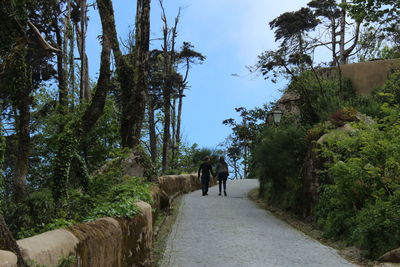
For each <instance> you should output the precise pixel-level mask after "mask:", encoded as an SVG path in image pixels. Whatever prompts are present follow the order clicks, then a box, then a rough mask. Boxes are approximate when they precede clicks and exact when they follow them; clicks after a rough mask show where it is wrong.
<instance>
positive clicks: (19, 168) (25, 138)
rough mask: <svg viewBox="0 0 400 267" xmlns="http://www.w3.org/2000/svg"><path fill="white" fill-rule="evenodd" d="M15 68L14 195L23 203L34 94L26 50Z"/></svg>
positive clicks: (26, 192)
mask: <svg viewBox="0 0 400 267" xmlns="http://www.w3.org/2000/svg"><path fill="white" fill-rule="evenodd" d="M14 62H15V63H14V64H15V66H16V67H17V69H18V70H19V71H20V72H19V79H17V81H18V83H17V84H16V85H14V89H15V90H16V99H15V103H14V105H15V108H16V111H17V114H15V115H16V116H15V123H16V125H15V126H16V127H15V128H16V136H17V151H18V154H17V155H16V156H17V159H16V163H15V169H14V177H13V187H14V194H13V198H14V199H15V200H16V201H21V200H23V199H24V198H26V197H27V194H28V191H27V188H26V177H27V175H28V162H29V152H30V135H29V132H30V130H29V124H30V117H31V115H30V105H31V96H30V94H31V92H32V72H31V68H30V67H29V66H28V64H27V59H26V48H21V51H20V52H19V53H18V56H17V58H16V59H15V61H14Z"/></svg>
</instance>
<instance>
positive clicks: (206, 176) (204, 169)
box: [197, 156, 214, 196]
mask: <svg viewBox="0 0 400 267" xmlns="http://www.w3.org/2000/svg"><path fill="white" fill-rule="evenodd" d="M200 173H201V190H202V192H203V196H207V195H208V185H209V183H210V177H211V175H212V176H214V172H213V170H212V166H211V163H210V157H208V156H207V157H205V158H204V161H203V163H202V164H201V165H200V168H199V171H198V174H197V177H198V178H199V179H200Z"/></svg>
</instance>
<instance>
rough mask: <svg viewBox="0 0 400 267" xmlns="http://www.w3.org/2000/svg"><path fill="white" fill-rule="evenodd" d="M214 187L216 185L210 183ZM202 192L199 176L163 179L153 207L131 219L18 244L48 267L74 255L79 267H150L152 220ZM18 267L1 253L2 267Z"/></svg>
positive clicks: (58, 232)
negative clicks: (177, 202)
mask: <svg viewBox="0 0 400 267" xmlns="http://www.w3.org/2000/svg"><path fill="white" fill-rule="evenodd" d="M211 183H212V184H215V181H212V182H211ZM199 188H200V182H199V180H198V179H197V176H196V175H193V174H192V175H190V174H187V175H171V176H162V177H160V178H159V179H158V183H157V184H155V185H154V186H153V188H152V196H153V200H154V201H153V203H152V206H151V205H150V204H148V203H145V202H142V201H141V202H138V203H137V205H138V207H139V209H140V212H139V213H138V214H137V215H135V216H134V217H133V218H131V219H115V218H101V219H98V220H96V221H94V222H89V223H82V224H79V225H76V226H74V227H72V228H71V229H68V230H66V229H59V230H54V231H49V232H46V233H43V234H40V235H36V236H33V237H30V238H25V239H21V240H18V241H17V243H18V245H19V246H20V248H21V250H22V254H23V257H24V259H25V260H27V261H28V260H33V261H35V262H36V263H39V264H42V265H46V266H49V267H52V266H56V265H57V262H58V260H59V258H62V257H66V256H68V255H75V256H76V257H77V259H78V263H77V265H76V266H83V267H86V266H87V267H101V266H117V267H124V266H149V257H150V249H151V247H152V239H153V223H154V220H153V216H154V214H155V213H156V211H157V210H160V209H163V208H165V207H166V206H168V204H169V203H170V202H171V199H172V198H174V197H176V196H177V195H179V194H184V193H188V192H191V191H194V190H197V189H199ZM13 266H16V256H15V255H14V254H13V253H11V252H8V251H1V250H0V267H13Z"/></svg>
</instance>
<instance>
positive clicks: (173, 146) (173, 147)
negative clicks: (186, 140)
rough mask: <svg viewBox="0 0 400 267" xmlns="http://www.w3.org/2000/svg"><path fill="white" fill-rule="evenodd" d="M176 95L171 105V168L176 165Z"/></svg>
mask: <svg viewBox="0 0 400 267" xmlns="http://www.w3.org/2000/svg"><path fill="white" fill-rule="evenodd" d="M176 115H177V114H176V97H175V96H174V97H173V99H172V106H171V126H172V127H171V130H172V138H171V164H172V166H171V167H172V168H175V167H176V165H175V164H176V162H175V160H176V143H175V142H176V121H177V119H176Z"/></svg>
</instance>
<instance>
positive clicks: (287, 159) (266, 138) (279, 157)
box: [253, 125, 306, 207]
mask: <svg viewBox="0 0 400 267" xmlns="http://www.w3.org/2000/svg"><path fill="white" fill-rule="evenodd" d="M304 134H305V130H304V129H302V128H301V127H296V126H292V125H286V126H285V125H284V126H281V127H265V129H264V131H263V133H262V137H261V139H262V141H261V143H260V144H258V145H257V146H256V147H255V150H254V151H253V157H254V159H253V160H254V162H255V166H254V168H255V173H256V176H257V177H259V179H260V193H261V194H263V195H264V196H266V197H268V198H269V199H270V200H272V201H274V202H278V201H279V202H283V201H286V205H287V206H286V207H290V206H292V207H294V206H295V203H296V202H295V201H296V196H298V193H299V191H298V190H299V188H300V187H299V185H300V180H299V175H300V169H301V166H302V164H303V160H304V156H305V151H306V146H305V140H304ZM285 192H286V195H284V194H285ZM288 196H290V198H291V199H288V198H287V197H288Z"/></svg>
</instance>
